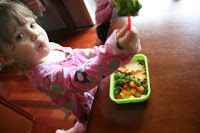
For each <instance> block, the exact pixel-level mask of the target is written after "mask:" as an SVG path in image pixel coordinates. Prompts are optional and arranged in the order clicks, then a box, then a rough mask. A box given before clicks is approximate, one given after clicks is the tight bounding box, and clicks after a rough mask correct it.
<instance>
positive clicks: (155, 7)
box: [87, 0, 200, 133]
mask: <svg viewBox="0 0 200 133" xmlns="http://www.w3.org/2000/svg"><path fill="white" fill-rule="evenodd" d="M141 3H142V5H143V7H142V9H141V10H140V13H139V16H137V17H132V24H133V25H134V26H136V27H137V29H138V31H139V33H140V39H141V44H142V51H141V53H142V54H144V55H146V56H147V58H148V64H149V73H150V83H151V95H150V97H149V100H148V101H146V102H144V103H132V104H123V105H118V104H116V103H114V102H113V101H111V100H110V98H109V80H108V81H107V82H106V83H105V84H102V85H101V86H99V89H98V91H97V93H96V96H95V100H94V104H93V107H92V111H91V115H90V119H89V123H88V128H87V132H88V133H133V132H134V133H199V132H200V8H199V5H200V2H198V0H190V1H189V0H141ZM114 15H116V14H113V20H112V23H111V32H112V30H113V29H114V28H119V27H121V26H122V25H123V24H124V22H125V21H127V20H126V18H123V17H120V18H119V17H114Z"/></svg>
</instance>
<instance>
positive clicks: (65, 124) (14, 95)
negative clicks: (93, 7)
mask: <svg viewBox="0 0 200 133" xmlns="http://www.w3.org/2000/svg"><path fill="white" fill-rule="evenodd" d="M50 40H52V41H55V42H57V43H59V44H61V45H62V46H66V47H72V48H91V47H93V46H94V45H96V40H97V35H96V31H95V28H94V27H91V28H87V29H84V30H79V31H76V32H73V33H72V34H67V33H62V34H59V35H57V37H55V36H52V35H50ZM0 95H1V96H3V97H4V98H6V99H7V100H9V101H12V102H13V103H15V104H16V105H18V106H20V107H21V108H22V109H24V110H25V111H27V112H29V113H30V114H32V115H33V116H35V118H36V122H35V124H34V126H33V129H32V133H54V132H55V130H56V129H69V128H71V127H72V126H73V123H74V120H75V118H74V116H73V115H70V116H69V117H68V119H67V120H65V119H64V112H63V111H62V110H61V109H60V108H59V107H58V106H57V105H55V104H54V103H53V102H51V101H50V100H49V98H48V97H47V96H45V95H43V94H42V93H40V92H39V91H38V90H37V89H35V88H34V87H33V86H32V84H31V83H30V82H29V81H28V79H27V77H26V75H24V74H19V73H18V72H15V71H13V70H9V71H8V70H1V71H0Z"/></svg>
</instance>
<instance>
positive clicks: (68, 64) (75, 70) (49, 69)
mask: <svg viewBox="0 0 200 133" xmlns="http://www.w3.org/2000/svg"><path fill="white" fill-rule="evenodd" d="M115 36H116V31H114V32H113V34H112V35H111V36H110V37H109V38H108V39H107V41H106V43H105V45H101V46H99V47H97V46H95V47H93V48H92V49H71V48H69V47H62V46H60V45H56V44H55V46H54V47H52V49H53V50H58V51H62V52H65V53H66V54H69V55H68V56H67V57H66V59H64V60H63V61H59V62H49V63H45V64H39V65H37V66H34V67H31V68H29V69H28V70H27V76H28V77H29V79H30V81H31V82H32V83H33V85H34V87H35V88H37V89H38V90H39V91H41V92H42V93H44V94H45V95H47V96H48V97H49V98H50V99H51V100H52V101H53V102H55V103H56V104H57V105H59V106H60V107H62V108H65V109H67V110H71V112H72V113H73V114H74V116H75V117H76V119H77V121H78V122H79V123H82V124H83V125H84V127H85V129H86V125H87V124H84V123H87V120H88V116H89V113H90V110H91V107H92V103H93V99H94V94H95V92H96V89H97V86H98V85H99V84H100V83H101V81H102V80H103V79H105V78H106V77H108V76H109V75H110V74H111V73H113V72H114V71H116V70H117V68H118V67H120V66H121V65H124V64H126V63H128V62H130V59H131V58H132V57H133V55H134V54H135V53H136V52H129V51H127V50H124V49H119V48H118V47H117V45H116V44H117V41H116V38H115ZM85 129H84V130H85ZM80 132H81V131H80Z"/></svg>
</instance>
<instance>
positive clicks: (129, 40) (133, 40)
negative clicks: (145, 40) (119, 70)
mask: <svg viewBox="0 0 200 133" xmlns="http://www.w3.org/2000/svg"><path fill="white" fill-rule="evenodd" d="M138 36H139V33H138V31H137V29H136V28H135V27H134V26H131V28H130V30H128V29H127V25H125V26H124V27H123V28H122V29H121V30H120V31H119V32H118V33H117V35H116V39H117V42H118V43H119V45H120V46H121V47H122V48H124V49H126V50H129V51H135V52H140V50H141V45H140V40H139V37H138Z"/></svg>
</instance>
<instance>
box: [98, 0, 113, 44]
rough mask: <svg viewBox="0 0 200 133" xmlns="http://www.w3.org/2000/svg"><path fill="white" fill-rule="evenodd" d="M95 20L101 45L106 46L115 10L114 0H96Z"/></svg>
mask: <svg viewBox="0 0 200 133" xmlns="http://www.w3.org/2000/svg"><path fill="white" fill-rule="evenodd" d="M95 1H96V9H95V20H96V25H95V26H96V32H97V36H98V38H99V39H100V41H101V42H100V44H104V43H105V42H106V39H107V34H108V29H109V26H110V20H111V17H112V12H113V8H114V6H115V4H114V1H113V0H95Z"/></svg>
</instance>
